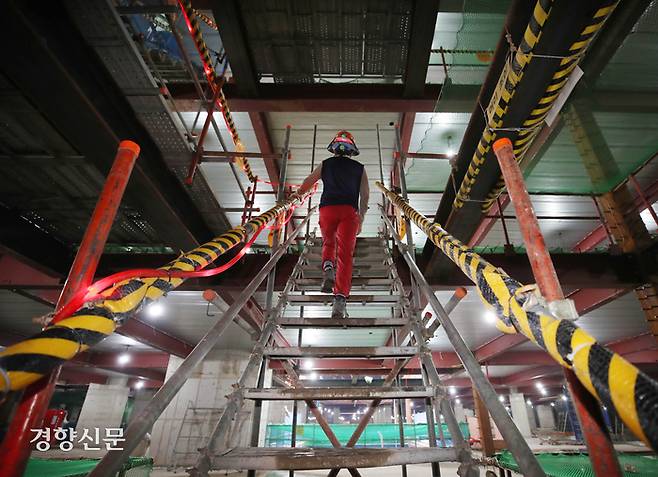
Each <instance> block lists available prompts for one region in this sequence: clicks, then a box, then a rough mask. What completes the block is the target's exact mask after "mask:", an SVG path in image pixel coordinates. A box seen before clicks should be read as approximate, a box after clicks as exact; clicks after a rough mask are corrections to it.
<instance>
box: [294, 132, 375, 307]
mask: <svg viewBox="0 0 658 477" xmlns="http://www.w3.org/2000/svg"><path fill="white" fill-rule="evenodd" d="M327 150H328V151H329V152H331V153H333V154H334V156H333V157H330V158H328V159H325V160H324V161H322V163H321V164H320V165H319V166H318V167H317V168H316V169H315V170H314V171H313V172H311V174H310V175H309V176H308V177H307V178H306V179H305V180H304V182H303V183H302V185H301V186H300V188H299V189H298V191H297V194H299V195H300V196H301V195H304V194H305V193H306V192H308V191H309V190H310V189H311V187H313V185H314V184H315V183H316V182H317V181H318V180H320V179H322V185H323V190H322V198H321V199H320V230H321V231H322V288H321V290H322V292H323V293H332V292H333V294H334V302H333V309H332V313H331V317H332V318H345V317H346V316H347V312H346V301H347V297H349V295H350V288H351V287H352V255H353V253H354V246H355V245H356V236H357V235H358V234H360V233H361V227H362V225H363V218H364V217H365V215H366V211H367V210H368V199H369V197H370V188H369V186H368V175H367V174H366V170H365V168H364V167H363V164H361V163H360V162H358V161H355V160H354V159H352V156H358V155H359V148H358V147H357V146H356V142H355V141H354V137H353V136H352V135H351V134H350V133H349V132H347V131H338V133H336V136H334V138H333V139H332V141H331V142H330V143H329V146H327Z"/></svg>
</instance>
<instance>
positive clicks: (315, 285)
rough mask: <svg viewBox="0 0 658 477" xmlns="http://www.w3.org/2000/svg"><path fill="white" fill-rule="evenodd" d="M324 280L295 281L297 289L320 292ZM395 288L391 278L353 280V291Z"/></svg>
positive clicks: (299, 279)
mask: <svg viewBox="0 0 658 477" xmlns="http://www.w3.org/2000/svg"><path fill="white" fill-rule="evenodd" d="M321 285H322V278H298V279H296V280H295V289H297V290H301V291H319V290H320V286H321ZM392 286H393V280H392V279H390V278H363V277H355V278H352V291H353V292H357V291H359V290H368V291H388V290H390V288H391V287H392Z"/></svg>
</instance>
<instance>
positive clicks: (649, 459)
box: [497, 451, 658, 477]
mask: <svg viewBox="0 0 658 477" xmlns="http://www.w3.org/2000/svg"><path fill="white" fill-rule="evenodd" d="M536 456H537V460H538V461H539V465H541V467H542V469H544V472H546V475H547V476H548V477H595V474H594V470H592V464H591V463H590V460H589V456H588V455H587V454H549V453H542V454H536ZM617 457H618V458H619V465H620V466H621V469H622V471H623V473H624V475H627V476H629V477H655V476H656V475H658V458H657V457H656V455H655V454H651V455H645V454H624V453H619V454H617ZM497 458H498V463H499V465H500V466H501V467H504V468H506V469H510V470H513V471H515V472H518V471H519V467H518V465H516V461H515V460H514V457H512V454H511V452H509V451H503V452H502V453H500V454H498V455H497Z"/></svg>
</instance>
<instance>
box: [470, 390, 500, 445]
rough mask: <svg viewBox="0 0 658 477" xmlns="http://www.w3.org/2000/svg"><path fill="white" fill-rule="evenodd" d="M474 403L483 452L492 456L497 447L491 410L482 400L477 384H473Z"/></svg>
mask: <svg viewBox="0 0 658 477" xmlns="http://www.w3.org/2000/svg"><path fill="white" fill-rule="evenodd" d="M473 403H474V407H475V417H477V420H478V425H479V427H480V446H481V447H482V454H483V455H484V456H485V457H492V456H493V455H494V454H495V452H496V449H495V448H494V441H493V432H492V429H491V420H490V419H489V410H488V409H487V406H486V405H485V404H484V401H482V398H481V397H480V395H479V394H478V391H477V389H475V386H473Z"/></svg>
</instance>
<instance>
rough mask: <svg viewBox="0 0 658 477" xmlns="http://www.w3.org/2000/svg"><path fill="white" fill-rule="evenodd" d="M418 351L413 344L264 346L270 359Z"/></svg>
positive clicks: (398, 355)
mask: <svg viewBox="0 0 658 477" xmlns="http://www.w3.org/2000/svg"><path fill="white" fill-rule="evenodd" d="M417 353H418V348H416V347H414V346H302V347H301V348H300V347H297V346H290V347H285V348H275V347H266V348H265V352H264V354H265V356H268V357H270V359H277V358H280V359H289V358H365V359H368V358H410V357H413V356H415V355H416V354H417Z"/></svg>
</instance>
